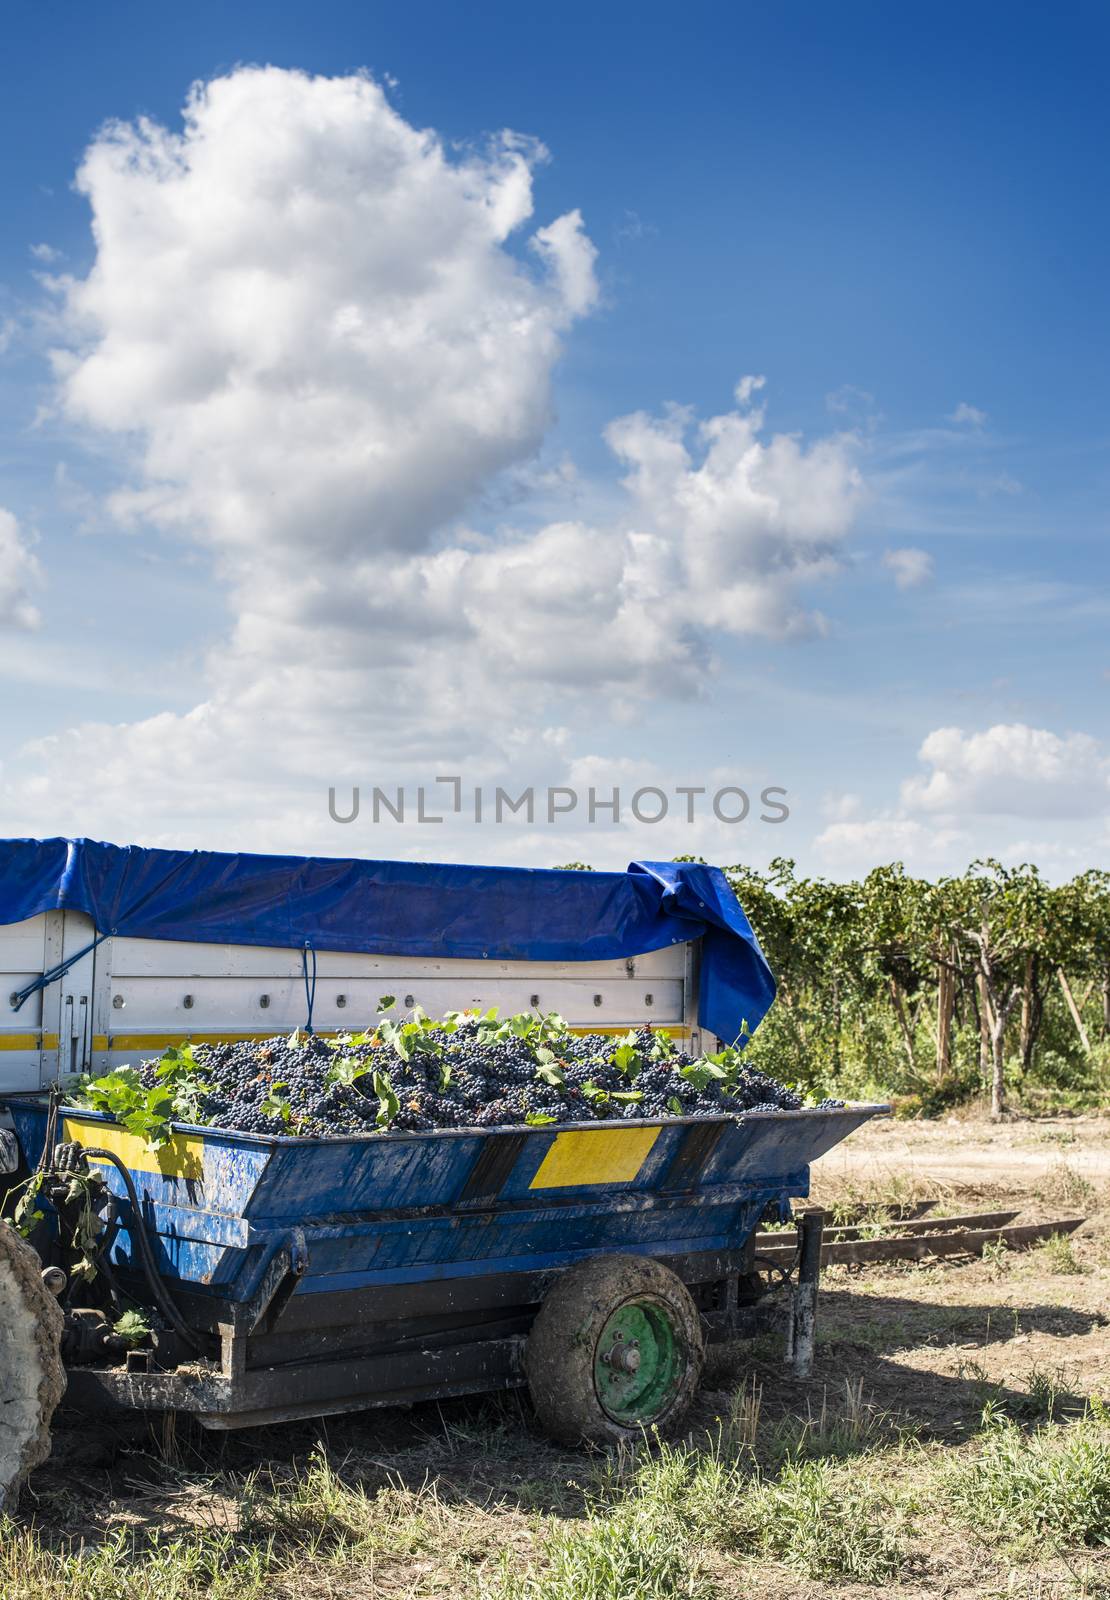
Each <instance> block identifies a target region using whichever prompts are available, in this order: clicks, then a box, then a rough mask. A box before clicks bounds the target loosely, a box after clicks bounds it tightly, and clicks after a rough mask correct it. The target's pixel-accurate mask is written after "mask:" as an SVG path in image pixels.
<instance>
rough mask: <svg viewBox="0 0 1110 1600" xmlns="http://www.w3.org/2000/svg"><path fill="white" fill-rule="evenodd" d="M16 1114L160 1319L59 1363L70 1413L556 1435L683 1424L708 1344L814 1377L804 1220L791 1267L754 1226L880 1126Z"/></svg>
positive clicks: (24, 1145) (41, 1110)
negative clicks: (476, 1413)
mask: <svg viewBox="0 0 1110 1600" xmlns="http://www.w3.org/2000/svg"><path fill="white" fill-rule="evenodd" d="M7 1104H8V1107H9V1110H10V1113H11V1116H12V1119H13V1122H14V1127H15V1132H16V1136H17V1139H18V1142H19V1145H20V1149H21V1152H22V1155H23V1158H24V1160H25V1162H26V1163H27V1165H28V1166H29V1167H31V1168H34V1167H36V1166H38V1165H39V1163H40V1161H41V1160H42V1157H43V1152H44V1147H45V1146H48V1145H49V1146H50V1150H49V1151H48V1154H49V1156H50V1159H49V1162H48V1165H50V1166H52V1167H53V1168H55V1169H57V1170H58V1171H60V1172H61V1173H65V1172H67V1171H68V1172H79V1173H80V1172H87V1173H89V1174H90V1175H92V1177H93V1179H94V1180H99V1183H100V1185H101V1186H102V1187H101V1188H100V1195H101V1200H100V1202H98V1204H99V1212H100V1216H101V1218H102V1220H104V1219H106V1220H107V1224H108V1232H107V1238H106V1240H105V1241H104V1242H103V1251H102V1254H103V1261H104V1263H105V1265H106V1268H107V1270H108V1272H109V1274H110V1275H111V1277H112V1279H113V1280H115V1281H116V1282H117V1283H118V1284H119V1286H120V1287H121V1288H122V1289H124V1290H125V1292H126V1293H127V1295H128V1296H129V1297H130V1298H132V1299H134V1300H135V1301H137V1302H138V1303H140V1304H142V1305H145V1306H149V1307H150V1308H151V1313H152V1320H155V1321H157V1322H158V1323H160V1324H161V1325H162V1326H161V1327H160V1329H159V1330H158V1332H157V1333H156V1335H155V1338H154V1341H153V1349H138V1350H131V1351H130V1352H129V1353H128V1352H124V1351H121V1350H114V1351H113V1350H106V1351H98V1350H97V1349H96V1348H95V1347H94V1348H91V1349H89V1348H86V1349H85V1350H83V1351H81V1350H76V1349H74V1348H72V1346H71V1348H70V1350H69V1352H68V1353H67V1352H65V1351H63V1353H64V1354H67V1374H68V1397H69V1399H70V1400H71V1401H72V1402H74V1403H76V1404H79V1405H82V1406H92V1405H101V1406H102V1405H105V1404H107V1405H109V1406H123V1407H132V1408H139V1409H143V1410H175V1411H186V1412H192V1413H193V1414H195V1415H196V1416H197V1417H198V1419H199V1420H200V1421H201V1422H202V1423H203V1424H205V1425H206V1426H207V1427H210V1428H219V1429H224V1428H238V1427H244V1426H251V1425H256V1424H262V1423H270V1422H275V1421H279V1420H284V1419H292V1418H297V1417H302V1416H314V1415H319V1414H323V1413H328V1412H340V1411H349V1410H357V1409H361V1408H364V1407H370V1406H377V1405H395V1404H398V1403H409V1402H414V1401H418V1400H425V1399H430V1398H435V1397H442V1396H447V1395H460V1394H466V1393H473V1392H479V1391H486V1390H494V1389H498V1388H504V1387H508V1386H512V1385H515V1384H521V1383H525V1382H527V1383H528V1384H529V1386H530V1388H531V1390H532V1394H533V1398H534V1400H535V1402H536V1405H537V1409H538V1411H539V1413H540V1416H541V1419H542V1420H543V1421H544V1422H545V1424H546V1425H547V1426H548V1428H549V1429H550V1431H552V1432H554V1433H555V1434H556V1435H557V1436H559V1437H561V1438H564V1439H568V1440H571V1439H595V1440H598V1439H600V1440H606V1439H613V1438H617V1437H621V1436H624V1435H625V1434H627V1433H629V1432H631V1431H634V1430H636V1429H638V1428H640V1427H642V1426H644V1425H647V1424H660V1425H661V1424H663V1423H668V1422H672V1421H674V1420H676V1419H677V1417H678V1416H679V1415H681V1413H682V1411H684V1409H685V1406H686V1405H687V1404H688V1402H689V1399H690V1397H691V1396H692V1393H693V1390H694V1388H695V1387H696V1384H697V1380H698V1376H699V1373H700V1366H701V1357H702V1352H703V1348H704V1344H705V1342H706V1341H707V1340H708V1341H713V1340H722V1339H728V1338H733V1337H738V1336H744V1335H750V1334H754V1333H758V1332H761V1331H765V1330H767V1329H770V1328H772V1327H775V1326H781V1327H783V1329H784V1331H785V1333H786V1335H787V1340H788V1344H790V1343H792V1345H793V1351H794V1357H795V1360H796V1361H797V1362H798V1363H799V1364H803V1365H804V1363H805V1361H806V1360H807V1358H808V1354H809V1352H810V1351H811V1349H812V1324H813V1307H814V1300H815V1294H816V1282H817V1272H818V1263H819V1256H820V1234H819V1229H820V1223H819V1219H816V1218H813V1219H811V1220H810V1222H809V1223H808V1227H807V1231H806V1233H805V1237H804V1238H803V1239H802V1240H801V1241H800V1245H799V1251H798V1255H797V1258H796V1260H795V1263H794V1265H793V1268H792V1269H791V1268H788V1269H786V1270H785V1271H784V1269H783V1267H782V1264H781V1261H780V1262H776V1263H774V1264H771V1265H769V1266H767V1267H763V1266H762V1264H761V1262H760V1260H759V1257H758V1255H757V1252H756V1245H755V1235H756V1229H757V1227H758V1225H759V1223H760V1221H761V1219H764V1218H766V1217H767V1216H768V1214H772V1215H774V1216H776V1217H778V1218H781V1219H783V1220H785V1219H786V1218H787V1217H789V1214H790V1202H791V1200H792V1199H795V1198H798V1197H804V1196H805V1195H806V1194H807V1193H808V1187H809V1166H810V1163H811V1162H812V1161H814V1160H815V1159H816V1158H817V1157H819V1156H821V1155H823V1154H824V1153H825V1152H826V1151H827V1150H829V1149H830V1148H831V1147H832V1146H833V1145H835V1144H837V1143H838V1142H839V1141H840V1140H841V1139H843V1138H844V1137H845V1136H846V1135H847V1134H849V1133H850V1132H852V1130H853V1129H855V1128H857V1127H858V1126H859V1125H860V1124H861V1123H863V1122H864V1121H866V1120H867V1119H868V1118H869V1117H872V1116H874V1115H876V1114H877V1113H879V1112H881V1111H883V1110H885V1109H886V1108H885V1107H880V1106H862V1105H859V1106H850V1107H845V1108H844V1109H830V1110H824V1109H823V1110H801V1111H776V1112H769V1111H768V1112H751V1113H748V1114H746V1115H745V1116H743V1117H741V1118H739V1119H736V1118H705V1117H698V1118H675V1119H672V1120H667V1121H664V1122H647V1121H624V1120H622V1121H620V1122H615V1123H600V1122H591V1123H589V1124H587V1125H566V1124H563V1125H559V1126H557V1127H517V1128H504V1129H491V1130H482V1131H478V1130H474V1131H468V1130H443V1131H439V1132H435V1133H424V1134H404V1133H385V1134H380V1135H369V1136H363V1137H357V1138H350V1137H346V1138H334V1139H320V1140H316V1139H313V1140H306V1139H300V1138H290V1137H271V1136H264V1135H253V1134H243V1133H230V1132H223V1131H217V1130H213V1129H210V1128H189V1127H182V1128H180V1129H179V1131H177V1132H176V1133H175V1135H174V1137H173V1138H172V1140H171V1141H170V1142H169V1143H168V1144H166V1145H163V1146H162V1147H160V1148H157V1149H156V1148H154V1147H152V1146H151V1145H149V1144H146V1143H145V1142H144V1141H143V1140H141V1139H139V1138H137V1137H136V1136H135V1135H133V1134H131V1133H128V1132H127V1131H125V1130H124V1129H123V1128H121V1127H119V1126H118V1125H117V1124H115V1123H114V1122H112V1121H111V1120H109V1119H107V1118H106V1117H104V1116H103V1115H101V1114H98V1113H94V1112H87V1111H75V1110H70V1109H65V1108H58V1107H57V1106H56V1105H55V1104H54V1103H52V1102H50V1101H49V1100H48V1099H47V1098H46V1097H44V1096H16V1097H12V1098H10V1099H9V1100H8V1102H7ZM60 1203H61V1204H63V1205H64V1204H65V1203H66V1202H65V1201H64V1199H63V1200H62V1201H60ZM815 1237H816V1242H814V1240H815ZM40 1254H41V1255H43V1257H44V1259H49V1250H48V1248H46V1247H43V1246H42V1245H41V1244H40ZM761 1268H762V1270H761ZM167 1307H168V1308H169V1311H170V1313H171V1314H170V1315H167V1314H165V1313H166V1311H167Z"/></svg>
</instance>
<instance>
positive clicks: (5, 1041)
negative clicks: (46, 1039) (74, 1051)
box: [0, 1033, 57, 1050]
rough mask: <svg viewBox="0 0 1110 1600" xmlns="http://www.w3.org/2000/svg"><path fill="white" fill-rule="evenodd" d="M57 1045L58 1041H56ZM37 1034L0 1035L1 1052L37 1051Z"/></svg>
mask: <svg viewBox="0 0 1110 1600" xmlns="http://www.w3.org/2000/svg"><path fill="white" fill-rule="evenodd" d="M54 1042H55V1044H57V1040H55V1041H54ZM38 1047H39V1036H38V1034H37V1033H0V1050H37V1049H38Z"/></svg>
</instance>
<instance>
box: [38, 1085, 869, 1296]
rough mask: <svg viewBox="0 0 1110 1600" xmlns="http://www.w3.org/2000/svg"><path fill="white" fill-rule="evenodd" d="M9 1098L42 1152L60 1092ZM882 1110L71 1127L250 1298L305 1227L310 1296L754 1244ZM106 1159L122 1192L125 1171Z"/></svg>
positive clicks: (122, 1259) (181, 1273) (103, 1122)
mask: <svg viewBox="0 0 1110 1600" xmlns="http://www.w3.org/2000/svg"><path fill="white" fill-rule="evenodd" d="M9 1104H10V1109H11V1112H12V1116H13V1119H14V1122H15V1128H16V1134H17V1137H18V1139H19V1141H20V1145H21V1147H22V1149H23V1153H24V1156H25V1158H26V1159H27V1160H28V1162H29V1163H30V1164H31V1165H34V1164H35V1163H37V1161H38V1159H39V1155H40V1153H41V1150H42V1145H43V1140H44V1137H45V1133H46V1122H47V1117H46V1104H45V1101H44V1100H42V1099H41V1098H39V1099H35V1098H31V1097H28V1098H23V1099H20V1098H18V1097H14V1098H13V1099H12V1100H11V1101H10V1103H9ZM881 1109H884V1108H881V1107H874V1106H859V1107H852V1108H848V1109H846V1110H844V1111H801V1112H766V1113H763V1112H759V1113H754V1114H751V1115H749V1116H747V1117H745V1118H743V1119H742V1120H739V1121H736V1120H722V1121H719V1122H712V1123H711V1122H709V1121H708V1119H684V1120H675V1121H670V1122H666V1123H662V1124H650V1123H636V1122H620V1123H615V1124H604V1123H591V1124H589V1125H587V1126H580V1127H572V1128H567V1127H565V1126H564V1127H540V1128H526V1129H519V1130H513V1131H512V1133H511V1134H508V1133H506V1131H504V1130H500V1131H497V1132H493V1131H491V1132H464V1131H459V1132H446V1131H445V1132H441V1133H433V1134H383V1135H371V1136H366V1137H362V1138H355V1139H333V1140H320V1141H316V1140H313V1141H308V1140H302V1139H290V1138H278V1137H266V1136H263V1135H257V1134H234V1133H226V1132H223V1131H216V1130H211V1129H201V1128H197V1129H187V1128H186V1129H182V1130H181V1132H180V1134H179V1136H178V1137H177V1138H176V1139H175V1141H174V1143H173V1146H172V1147H167V1148H166V1149H164V1150H162V1151H160V1152H156V1151H153V1150H151V1149H150V1147H148V1146H143V1145H142V1144H141V1143H140V1142H139V1141H135V1140H132V1139H131V1136H130V1135H126V1134H125V1133H124V1132H123V1131H122V1130H120V1129H119V1128H118V1126H117V1125H116V1124H114V1123H112V1122H111V1121H110V1120H109V1119H108V1118H106V1117H104V1116H103V1115H102V1114H100V1113H96V1112H83V1111H81V1112H78V1111H66V1112H65V1123H64V1130H62V1132H60V1134H59V1137H62V1136H64V1137H67V1138H76V1139H78V1140H79V1141H80V1142H81V1143H83V1144H85V1145H86V1146H89V1147H95V1146H96V1145H98V1144H101V1143H103V1144H105V1145H106V1146H109V1145H112V1143H113V1141H114V1143H115V1148H116V1149H117V1152H122V1154H121V1159H125V1160H126V1161H127V1165H128V1167H129V1170H130V1171H131V1172H132V1174H133V1177H134V1181H135V1184H136V1188H137V1191H138V1193H139V1197H140V1202H141V1205H142V1208H143V1215H144V1222H145V1224H146V1227H147V1230H148V1232H149V1233H150V1235H152V1236H153V1238H154V1240H155V1243H156V1246H157V1252H158V1258H159V1265H160V1267H161V1269H162V1271H163V1272H164V1273H165V1274H166V1276H167V1278H168V1279H169V1280H171V1281H177V1282H180V1283H183V1284H188V1285H189V1286H191V1287H195V1288H204V1287H210V1288H212V1289H213V1290H217V1289H218V1290H219V1292H220V1293H221V1295H224V1296H228V1297H230V1298H232V1299H237V1300H242V1299H246V1298H248V1297H249V1296H250V1294H251V1293H252V1291H253V1289H254V1287H255V1286H256V1284H257V1282H258V1280H259V1278H260V1276H261V1274H262V1272H263V1271H264V1269H265V1266H266V1264H267V1262H268V1261H269V1260H270V1259H271V1257H272V1256H273V1255H274V1253H275V1252H276V1251H278V1250H279V1249H280V1248H282V1246H283V1245H284V1244H286V1243H287V1242H289V1240H290V1238H291V1236H292V1230H293V1229H297V1230H299V1231H300V1232H303V1236H304V1242H305V1245H306V1247H307V1253H308V1270H307V1272H306V1274H305V1277H304V1279H303V1281H302V1283H301V1286H300V1288H299V1289H298V1293H300V1294H312V1293H317V1292H321V1291H324V1290H332V1289H354V1288H369V1287H372V1286H373V1285H374V1284H386V1283H403V1282H416V1281H428V1280H434V1279H442V1280H448V1279H450V1278H452V1277H459V1276H466V1277H469V1276H474V1275H481V1274H484V1273H492V1272H498V1273H500V1272H511V1271H513V1270H521V1271H523V1270H534V1269H535V1268H537V1267H546V1266H550V1267H552V1268H556V1267H559V1266H565V1265H567V1264H569V1263H570V1262H571V1261H574V1260H577V1259H579V1258H580V1257H582V1256H583V1255H588V1254H590V1253H591V1252H595V1251H603V1250H633V1251H639V1252H642V1253H644V1254H648V1255H652V1254H655V1255H677V1254H682V1253H686V1252H689V1251H706V1250H723V1249H736V1248H738V1247H740V1246H741V1245H742V1244H743V1243H744V1242H745V1240H746V1239H747V1238H748V1236H749V1234H750V1233H751V1232H752V1230H753V1229H754V1228H755V1227H756V1226H757V1224H758V1222H759V1218H760V1216H761V1215H762V1214H763V1211H764V1209H765V1207H766V1205H767V1204H768V1202H769V1201H779V1202H785V1201H786V1200H787V1199H789V1198H792V1197H799V1196H803V1195H805V1194H807V1193H808V1188H809V1162H810V1161H811V1160H812V1159H814V1157H815V1156H816V1155H819V1154H822V1153H824V1151H826V1150H827V1149H829V1148H830V1147H831V1146H832V1145H833V1144H835V1143H837V1142H838V1141H839V1140H840V1139H842V1138H844V1137H845V1136H846V1135H847V1134H848V1133H850V1132H851V1131H852V1130H853V1129H854V1128H856V1127H858V1126H859V1124H860V1123H862V1122H864V1121H866V1120H867V1119H868V1117H870V1116H873V1115H875V1114H876V1113H877V1112H878V1111H879V1110H881ZM497 1140H500V1141H501V1142H500V1144H499V1145H497V1146H496V1148H494V1147H493V1146H492V1145H491V1141H497ZM493 1157H496V1158H497V1159H496V1160H492V1161H491V1158H493ZM479 1163H485V1166H484V1167H479V1174H481V1176H482V1179H483V1181H482V1182H480V1183H478V1184H477V1187H476V1188H475V1187H474V1180H475V1168H476V1166H477V1165H478V1164H479ZM175 1169H176V1170H175ZM103 1171H104V1174H105V1177H106V1179H107V1181H108V1183H109V1184H110V1185H111V1187H112V1189H113V1190H114V1191H115V1192H116V1193H117V1194H120V1195H121V1196H122V1195H123V1194H124V1192H125V1191H124V1188H123V1184H122V1181H121V1179H120V1176H119V1174H118V1172H117V1171H116V1170H115V1168H114V1167H112V1166H110V1165H107V1166H105V1167H104V1168H103ZM468 1183H469V1184H471V1186H472V1187H471V1189H470V1191H469V1192H470V1194H471V1196H472V1198H471V1200H469V1201H468V1200H467V1199H466V1198H465V1195H466V1193H467V1192H468V1191H467V1185H468ZM491 1186H492V1191H493V1192H492V1193H491V1192H490V1190H491ZM121 1209H122V1214H123V1218H124V1222H125V1223H126V1222H127V1220H128V1217H127V1209H128V1208H127V1203H126V1201H124V1204H123V1206H122V1208H121ZM131 1253H132V1247H131V1239H130V1236H129V1235H128V1233H127V1232H126V1228H125V1229H124V1230H122V1231H121V1233H120V1235H119V1237H118V1239H117V1241H116V1244H115V1247H114V1251H113V1255H114V1259H115V1260H116V1262H117V1263H118V1264H119V1265H121V1266H125V1267H126V1266H130V1265H131V1264H132V1263H131Z"/></svg>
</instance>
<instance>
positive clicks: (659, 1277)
mask: <svg viewBox="0 0 1110 1600" xmlns="http://www.w3.org/2000/svg"><path fill="white" fill-rule="evenodd" d="M704 1355H705V1345H704V1340H703V1337H702V1329H701V1319H700V1317H699V1316H698V1312H697V1308H696V1307H695V1305H694V1302H693V1300H691V1298H690V1295H689V1293H688V1291H687V1289H686V1285H685V1284H684V1283H683V1282H682V1280H681V1279H680V1278H678V1277H676V1275H675V1274H674V1273H673V1272H672V1271H671V1270H670V1268H669V1267H665V1266H663V1264H662V1262H659V1261H653V1260H652V1259H651V1258H650V1257H649V1256H626V1255H612V1256H594V1257H592V1258H591V1259H590V1260H588V1261H581V1262H579V1263H578V1265H577V1266H574V1267H571V1268H569V1269H568V1270H567V1271H566V1272H565V1273H563V1275H562V1276H561V1277H560V1278H559V1280H558V1282H557V1283H556V1284H555V1286H554V1287H553V1288H552V1289H551V1291H550V1293H549V1294H548V1296H547V1298H546V1300H545V1301H544V1302H543V1305H542V1306H541V1307H540V1309H539V1312H538V1314H537V1316H536V1320H535V1322H534V1323H533V1325H532V1332H531V1334H530V1335H529V1338H528V1347H527V1350H526V1353H525V1372H526V1374H527V1378H528V1387H529V1390H530V1391H531V1395H532V1404H533V1405H534V1406H535V1408H536V1415H537V1416H538V1417H539V1420H540V1422H541V1423H542V1424H543V1427H544V1429H545V1430H546V1432H547V1433H549V1434H550V1435H551V1436H552V1438H553V1439H557V1440H558V1441H559V1442H560V1443H561V1444H570V1445H577V1444H583V1443H585V1444H603V1445H604V1444H617V1443H619V1442H620V1441H621V1440H626V1439H634V1438H638V1437H639V1436H640V1435H641V1433H642V1431H643V1430H644V1429H645V1428H656V1429H658V1430H660V1431H666V1430H669V1429H673V1428H675V1427H677V1426H678V1424H679V1423H680V1422H681V1421H682V1419H683V1417H684V1416H685V1415H686V1412H687V1410H688V1409H689V1406H690V1402H691V1401H692V1400H693V1398H694V1393H695V1391H696V1389H697V1386H698V1380H699V1378H700V1377H701V1370H702V1363H703V1361H704Z"/></svg>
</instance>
